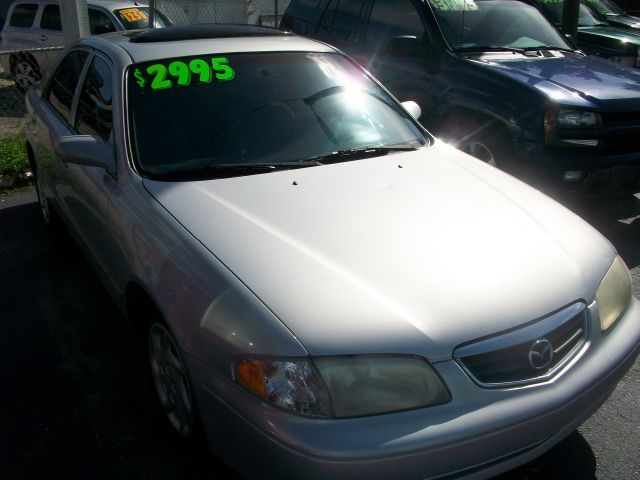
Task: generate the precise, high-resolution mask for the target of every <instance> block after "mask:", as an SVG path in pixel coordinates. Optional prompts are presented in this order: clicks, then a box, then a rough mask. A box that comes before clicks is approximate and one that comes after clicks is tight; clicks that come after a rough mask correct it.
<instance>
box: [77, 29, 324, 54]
mask: <svg viewBox="0 0 640 480" xmlns="http://www.w3.org/2000/svg"><path fill="white" fill-rule="evenodd" d="M80 43H81V44H83V45H87V46H90V47H94V48H97V49H99V50H102V51H104V52H105V53H108V52H109V51H111V50H112V49H114V48H120V49H123V50H125V51H126V52H127V53H128V54H129V57H130V58H131V60H132V63H140V62H147V61H151V60H157V59H162V58H173V57H183V56H184V57H187V56H192V55H206V54H211V53H213V54H217V53H246V52H269V51H274V52H282V51H298V52H334V51H335V50H334V49H333V48H331V47H330V46H328V45H326V44H324V43H321V42H317V41H315V40H311V39H308V38H304V37H299V36H297V35H294V34H292V33H289V32H283V31H281V30H276V29H274V28H268V27H257V26H252V25H229V24H205V25H192V26H186V27H184V26H177V27H165V28H159V29H151V30H130V31H124V32H113V33H107V34H104V35H96V36H91V37H87V38H84V39H82V40H81V42H80Z"/></svg>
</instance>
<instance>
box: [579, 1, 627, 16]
mask: <svg viewBox="0 0 640 480" xmlns="http://www.w3.org/2000/svg"><path fill="white" fill-rule="evenodd" d="M587 3H588V4H589V5H591V7H592V8H593V9H595V11H596V12H598V13H599V14H601V15H624V10H623V9H622V8H620V7H619V6H618V5H616V4H615V3H613V2H612V1H611V0H587Z"/></svg>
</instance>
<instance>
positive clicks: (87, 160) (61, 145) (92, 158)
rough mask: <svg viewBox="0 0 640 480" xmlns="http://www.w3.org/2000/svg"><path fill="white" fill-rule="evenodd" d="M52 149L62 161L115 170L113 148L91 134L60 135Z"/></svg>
mask: <svg viewBox="0 0 640 480" xmlns="http://www.w3.org/2000/svg"><path fill="white" fill-rule="evenodd" d="M53 149H54V151H55V152H56V155H58V156H59V157H60V158H61V159H62V161H63V162H66V163H74V164H77V165H86V166H89V167H99V168H104V169H106V170H108V171H109V172H115V171H116V159H115V155H114V153H113V149H112V148H111V147H110V146H109V145H108V144H107V143H106V142H105V141H104V140H102V139H101V138H98V137H94V136H92V135H70V136H68V137H60V138H58V139H57V140H56V142H55V144H54V146H53Z"/></svg>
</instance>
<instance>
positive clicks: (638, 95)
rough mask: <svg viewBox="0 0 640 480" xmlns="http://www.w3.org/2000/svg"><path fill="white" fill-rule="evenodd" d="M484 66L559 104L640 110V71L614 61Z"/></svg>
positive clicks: (571, 58) (488, 61)
mask: <svg viewBox="0 0 640 480" xmlns="http://www.w3.org/2000/svg"><path fill="white" fill-rule="evenodd" d="M480 63H481V64H483V65H484V66H485V68H488V69H490V70H492V71H494V72H495V73H498V74H500V75H504V76H507V77H509V78H511V79H513V80H516V81H518V82H520V83H522V84H524V85H527V86H528V87H530V88H535V89H537V90H539V91H540V92H541V93H543V94H544V95H545V96H546V97H547V98H550V99H552V100H553V101H555V102H559V103H565V104H570V105H577V106H585V107H587V106H591V107H600V108H605V109H606V108H608V107H610V106H611V107H613V108H620V107H624V108H640V70H639V69H635V68H630V67H626V66H624V65H620V64H618V63H616V62H612V61H610V60H603V59H601V58H598V57H595V56H587V57H586V58H585V57H582V56H578V55H572V54H570V55H568V56H562V57H558V58H544V57H534V58H531V57H520V58H516V59H510V60H497V59H492V58H491V57H484V58H481V59H480ZM630 101H631V103H630ZM634 103H635V104H636V105H634ZM616 104H619V105H616Z"/></svg>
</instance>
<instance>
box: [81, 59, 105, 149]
mask: <svg viewBox="0 0 640 480" xmlns="http://www.w3.org/2000/svg"><path fill="white" fill-rule="evenodd" d="M112 106H113V75H112V71H111V67H110V66H109V64H108V63H107V62H106V61H105V60H103V59H102V58H101V57H98V56H96V57H95V58H94V60H93V62H92V64H91V66H90V67H89V70H87V75H86V77H85V80H84V84H83V85H82V89H81V90H80V99H79V100H78V112H77V113H76V131H77V132H78V133H79V134H81V135H96V136H99V137H101V138H102V139H103V140H105V141H109V137H110V136H111V130H112V126H113V112H112Z"/></svg>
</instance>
